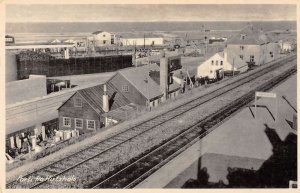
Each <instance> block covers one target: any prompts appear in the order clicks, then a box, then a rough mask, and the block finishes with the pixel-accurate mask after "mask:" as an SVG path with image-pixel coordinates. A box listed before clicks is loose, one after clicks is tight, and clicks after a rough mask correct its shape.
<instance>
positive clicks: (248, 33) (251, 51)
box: [227, 25, 279, 65]
mask: <svg viewBox="0 0 300 193" xmlns="http://www.w3.org/2000/svg"><path fill="white" fill-rule="evenodd" d="M227 50H228V51H230V52H232V53H235V54H236V55H238V56H239V57H240V58H241V59H242V60H243V61H245V62H246V63H249V64H252V65H261V64H265V63H267V62H270V61H273V60H275V59H276V58H278V57H279V44H278V43H277V42H274V41H272V39H271V38H270V37H269V36H268V35H267V34H265V33H264V32H263V31H262V30H258V29H255V28H253V26H251V25H249V26H247V27H246V28H244V29H243V30H241V31H240V32H239V33H238V34H237V35H236V36H234V37H232V38H231V39H229V40H228V41H227Z"/></svg>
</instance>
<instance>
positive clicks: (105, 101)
mask: <svg viewBox="0 0 300 193" xmlns="http://www.w3.org/2000/svg"><path fill="white" fill-rule="evenodd" d="M103 90H104V93H103V98H102V103H103V107H102V108H103V111H104V112H106V113H107V112H108V111H109V102H108V95H107V88H106V85H105V84H104V85H103Z"/></svg>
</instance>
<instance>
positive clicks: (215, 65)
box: [197, 49, 248, 79]
mask: <svg viewBox="0 0 300 193" xmlns="http://www.w3.org/2000/svg"><path fill="white" fill-rule="evenodd" d="M247 69H248V64H247V63H246V62H245V61H243V60H241V58H240V57H239V56H237V55H235V54H234V53H232V52H228V50H227V49H225V50H224V51H223V52H218V53H216V54H214V55H213V56H211V57H210V58H209V59H207V60H206V61H204V62H203V63H201V64H199V66H198V67H197V77H198V78H201V77H208V78H209V79H215V78H217V72H219V73H226V72H233V71H234V72H235V73H242V72H245V71H246V70H247Z"/></svg>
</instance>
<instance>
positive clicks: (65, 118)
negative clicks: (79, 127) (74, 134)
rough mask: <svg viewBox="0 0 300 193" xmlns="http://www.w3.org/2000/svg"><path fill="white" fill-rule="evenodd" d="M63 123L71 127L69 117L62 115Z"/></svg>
mask: <svg viewBox="0 0 300 193" xmlns="http://www.w3.org/2000/svg"><path fill="white" fill-rule="evenodd" d="M63 125H64V127H71V118H69V117H63Z"/></svg>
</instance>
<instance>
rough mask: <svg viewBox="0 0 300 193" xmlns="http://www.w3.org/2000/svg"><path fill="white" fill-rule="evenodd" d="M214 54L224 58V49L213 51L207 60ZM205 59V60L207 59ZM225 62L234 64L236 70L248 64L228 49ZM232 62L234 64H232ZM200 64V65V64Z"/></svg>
mask: <svg viewBox="0 0 300 193" xmlns="http://www.w3.org/2000/svg"><path fill="white" fill-rule="evenodd" d="M215 56H218V57H221V58H222V59H223V60H224V59H225V58H224V51H222V52H218V53H215V54H214V55H213V56H211V57H210V58H209V59H207V60H211V59H212V58H214V57H215ZM207 60H206V61H207ZM227 62H228V63H230V64H231V65H234V67H235V68H237V70H239V69H240V68H243V67H245V66H248V64H247V63H246V62H245V61H243V60H242V59H241V58H240V56H238V55H237V54H235V53H234V52H232V51H228V50H227ZM233 62H234V64H233ZM201 64H205V62H203V63H201ZM201 64H200V65H201Z"/></svg>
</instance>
